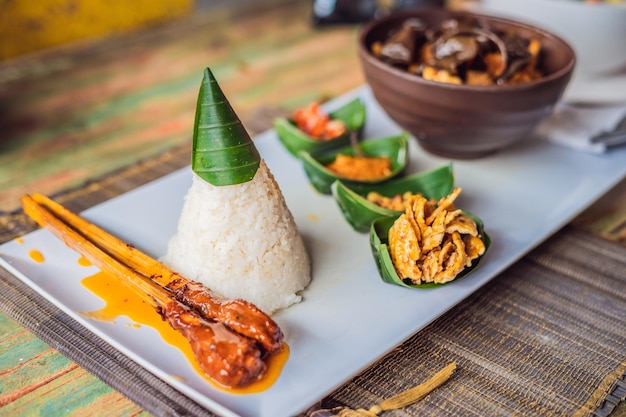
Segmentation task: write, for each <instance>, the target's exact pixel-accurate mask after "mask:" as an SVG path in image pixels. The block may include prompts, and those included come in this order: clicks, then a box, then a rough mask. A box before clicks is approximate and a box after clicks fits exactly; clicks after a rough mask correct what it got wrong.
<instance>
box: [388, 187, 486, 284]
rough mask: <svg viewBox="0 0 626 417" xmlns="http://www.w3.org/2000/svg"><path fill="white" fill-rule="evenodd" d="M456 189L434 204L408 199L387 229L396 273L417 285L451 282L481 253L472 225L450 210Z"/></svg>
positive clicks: (419, 197) (482, 246) (482, 248)
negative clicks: (407, 202)
mask: <svg viewBox="0 0 626 417" xmlns="http://www.w3.org/2000/svg"><path fill="white" fill-rule="evenodd" d="M460 193H461V188H456V189H455V190H454V191H453V192H452V193H450V195H448V196H447V197H444V198H442V199H440V200H439V201H438V202H434V201H432V200H430V201H429V200H427V199H426V198H425V197H424V196H422V195H419V194H417V195H414V196H412V197H411V198H410V200H409V204H407V208H406V210H405V212H404V213H403V214H402V215H401V216H400V217H399V218H398V219H397V220H396V221H395V222H394V224H393V226H392V227H391V228H390V229H389V235H388V238H389V252H390V255H391V259H392V261H393V264H394V267H395V268H396V272H397V273H398V275H399V276H400V278H402V279H403V280H405V281H410V282H411V283H412V284H416V285H419V284H421V283H427V282H434V283H437V284H443V283H446V282H449V281H452V280H453V279H454V278H456V277H457V276H458V274H459V273H460V272H461V271H463V270H464V269H465V268H466V267H469V266H471V265H472V261H473V260H474V259H476V258H478V257H479V256H481V255H482V254H483V253H485V243H484V241H483V240H482V237H481V236H480V235H479V233H478V228H477V226H476V222H474V220H472V219H471V218H470V217H468V216H466V215H465V214H464V213H463V211H462V210H459V209H456V208H455V207H454V200H455V199H456V198H457V197H458V196H459V194H460Z"/></svg>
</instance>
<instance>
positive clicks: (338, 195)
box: [330, 164, 454, 233]
mask: <svg viewBox="0 0 626 417" xmlns="http://www.w3.org/2000/svg"><path fill="white" fill-rule="evenodd" d="M330 188H331V193H332V195H333V197H334V198H335V201H336V202H337V205H338V206H339V208H340V210H341V213H342V214H343V217H344V218H345V219H346V221H347V222H348V223H349V224H350V226H352V228H353V229H354V230H355V231H357V232H361V233H366V232H368V231H369V230H370V225H371V224H372V222H373V221H374V220H376V219H378V218H380V217H393V218H396V217H397V216H399V215H400V214H402V212H401V211H396V210H390V209H386V208H383V207H380V206H378V205H376V204H374V203H371V202H369V201H368V200H367V198H366V197H367V194H368V193H369V192H371V191H375V192H377V193H379V194H382V195H384V196H386V197H393V196H395V195H398V194H403V193H405V192H407V191H409V192H411V193H412V194H422V195H423V196H424V197H426V198H428V199H430V198H434V199H437V200H439V199H440V198H443V197H445V196H447V195H449V194H450V193H451V192H452V190H453V188H454V173H453V170H452V164H447V165H443V166H441V167H438V168H435V169H431V170H429V171H424V172H418V173H415V174H413V175H409V176H407V177H403V178H399V179H396V180H390V181H388V182H385V183H383V184H352V185H350V186H348V185H346V184H345V183H344V182H342V181H339V180H338V181H335V182H334V183H333V184H332V185H331V187H330Z"/></svg>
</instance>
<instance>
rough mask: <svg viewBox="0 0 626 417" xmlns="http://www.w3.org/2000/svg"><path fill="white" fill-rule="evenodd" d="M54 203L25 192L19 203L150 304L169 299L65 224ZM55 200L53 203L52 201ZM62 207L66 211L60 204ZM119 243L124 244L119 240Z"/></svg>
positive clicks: (142, 276)
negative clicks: (53, 209)
mask: <svg viewBox="0 0 626 417" xmlns="http://www.w3.org/2000/svg"><path fill="white" fill-rule="evenodd" d="M37 200H39V201H43V200H47V201H46V203H47V204H46V205H45V206H44V205H42V204H40V203H39V201H37ZM50 203H54V202H53V201H52V200H48V199H47V198H45V197H43V196H41V195H38V194H36V195H34V196H33V197H31V196H29V195H25V196H23V197H22V206H23V208H24V212H25V213H26V214H28V215H29V216H30V217H31V218H32V219H33V220H35V221H36V222H37V223H38V224H39V225H40V226H41V227H44V228H46V229H48V230H49V231H50V232H52V233H53V234H54V235H55V236H57V237H58V238H59V239H61V240H62V241H63V242H64V243H65V244H66V245H67V246H69V247H70V248H72V249H74V250H76V251H77V252H79V253H80V254H81V255H83V256H84V257H85V258H86V259H87V260H89V262H91V263H92V264H94V265H96V266H97V267H99V268H100V269H102V270H103V271H105V272H108V273H110V274H114V275H117V276H120V277H123V278H124V282H126V283H127V284H130V285H129V286H130V288H131V289H133V290H134V291H135V292H136V293H137V294H138V295H139V296H140V297H141V298H142V299H143V300H145V301H147V302H149V303H150V305H152V306H155V307H157V306H158V305H159V303H160V304H161V305H165V304H167V303H169V302H171V301H172V299H171V298H170V295H169V293H168V292H167V291H166V290H165V289H163V288H161V287H160V286H159V285H157V284H156V283H154V282H152V281H151V280H149V279H146V277H145V276H144V275H142V274H140V273H138V272H137V271H135V270H133V269H131V268H129V267H128V266H127V265H124V264H123V263H122V262H120V261H118V260H117V259H115V258H113V257H112V256H109V254H108V253H107V252H105V251H104V250H102V249H101V248H99V247H98V246H96V245H95V244H94V243H92V242H91V241H90V240H89V239H87V238H85V237H84V236H83V235H82V234H80V233H79V232H78V231H76V230H75V229H73V228H72V227H70V226H68V225H67V224H66V223H65V222H64V221H63V217H57V216H56V215H55V213H54V212H52V211H51V210H50V209H49V208H48V207H50V206H51V205H52V204H50ZM54 204H57V203H54ZM63 211H65V212H69V211H68V210H66V209H64V208H63ZM122 246H124V247H125V246H126V245H125V244H123V245H122Z"/></svg>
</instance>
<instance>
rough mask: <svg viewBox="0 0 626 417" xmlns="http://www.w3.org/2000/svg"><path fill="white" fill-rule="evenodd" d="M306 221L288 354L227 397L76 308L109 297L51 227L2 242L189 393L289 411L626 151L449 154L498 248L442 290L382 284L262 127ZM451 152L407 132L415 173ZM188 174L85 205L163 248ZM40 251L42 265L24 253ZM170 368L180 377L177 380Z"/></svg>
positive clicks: (540, 147)
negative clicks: (93, 287)
mask: <svg viewBox="0 0 626 417" xmlns="http://www.w3.org/2000/svg"><path fill="white" fill-rule="evenodd" d="M356 95H358V96H360V97H362V98H363V100H364V101H365V103H366V105H367V111H368V120H367V125H366V137H367V138H376V137H383V136H388V135H392V134H397V133H399V132H400V129H399V128H398V126H397V125H395V124H394V123H393V122H391V121H390V119H389V118H388V117H387V116H386V115H385V114H384V113H383V112H382V111H381V109H380V108H379V106H378V104H377V103H376V101H375V100H374V98H373V96H372V95H371V92H370V90H369V89H368V88H367V87H363V88H360V89H358V90H356V91H354V92H352V93H350V94H347V95H345V96H342V97H341V98H339V99H337V100H335V101H334V102H332V103H330V105H329V107H330V108H332V107H336V106H339V105H341V104H342V103H344V102H346V101H347V100H350V99H351V98H353V97H354V96H356ZM255 142H256V144H257V147H258V149H259V151H260V152H261V154H262V156H263V157H264V158H265V160H266V162H267V164H268V166H269V167H270V169H271V170H272V172H273V173H274V175H275V177H276V179H277V181H278V183H279V185H280V187H281V189H282V191H283V194H284V196H285V199H286V201H287V204H288V206H289V208H290V209H291V211H292V213H293V214H294V217H295V219H296V222H297V224H298V227H299V228H300V230H301V233H302V235H303V238H304V240H305V243H306V245H307V248H308V250H309V252H310V254H311V257H312V262H313V271H314V274H313V281H312V283H311V285H310V286H309V287H308V288H307V289H306V290H305V291H304V292H303V294H302V295H303V297H304V301H303V302H302V303H300V304H298V305H295V306H292V307H290V308H288V309H287V310H285V311H282V312H280V313H278V314H277V315H276V316H275V319H276V321H277V322H278V323H279V324H280V325H281V327H282V329H283V330H284V332H285V334H286V341H287V343H288V344H289V346H290V348H291V356H290V358H289V360H288V362H287V364H286V365H285V368H284V370H283V372H282V374H281V376H280V378H279V379H278V381H277V382H276V383H275V384H274V385H273V386H272V387H271V388H269V389H268V390H267V391H265V392H262V393H259V394H253V395H243V396H242V395H231V394H227V393H224V392H221V391H218V390H216V389H214V388H212V387H211V386H210V385H209V384H208V383H207V382H206V381H205V380H203V378H201V377H200V376H198V375H197V374H196V372H195V371H194V370H193V369H192V368H191V367H190V366H189V364H188V363H187V361H186V360H185V359H184V357H183V356H182V354H180V352H179V351H178V350H177V349H176V348H173V347H172V346H170V345H167V344H166V343H165V342H163V341H162V340H161V339H160V337H159V336H158V335H157V334H156V332H154V331H153V330H152V329H150V328H145V327H142V328H139V329H137V328H132V327H131V326H127V325H125V324H126V323H125V322H124V320H118V321H117V323H116V324H110V323H103V322H99V321H94V320H88V319H85V318H84V317H82V316H81V315H79V314H77V312H78V311H88V310H96V309H98V308H101V307H102V305H103V302H102V300H100V299H99V298H98V297H97V296H95V295H93V294H92V293H91V292H89V291H88V290H87V289H85V288H84V287H83V286H82V285H81V283H80V280H81V279H82V278H84V277H86V276H89V275H91V274H93V272H94V270H90V269H88V268H84V267H80V266H79V265H78V264H77V262H76V259H77V257H78V256H77V254H76V253H74V252H73V251H71V250H69V249H68V248H66V246H65V245H64V244H63V243H62V242H61V241H59V240H57V239H56V238H54V237H53V236H52V235H51V234H50V233H48V232H47V231H45V230H37V231H35V232H33V233H30V234H28V235H26V236H24V238H23V242H21V243H18V242H17V241H11V242H7V243H5V244H3V245H2V246H0V256H1V264H2V265H3V266H4V267H5V268H7V269H8V270H10V271H11V272H12V273H14V274H15V275H16V276H18V277H19V278H20V279H22V280H23V281H24V282H25V283H27V284H28V285H30V286H31V287H32V288H34V289H35V290H36V291H38V292H39V293H40V294H42V295H43V296H44V297H46V298H47V299H49V300H50V301H52V302H53V303H54V304H55V305H57V306H58V307H60V308H61V309H62V310H63V311H65V312H66V313H67V314H69V315H70V316H72V317H73V318H74V319H76V320H77V321H79V322H80V323H81V324H82V325H84V326H86V327H87V328H88V329H90V330H91V331H93V332H94V333H96V334H97V335H99V336H100V337H102V338H103V339H104V340H106V341H107V342H108V343H110V344H111V345H113V346H115V347H116V348H117V349H119V350H120V351H121V352H123V353H124V354H126V355H127V356H129V357H130V358H132V359H133V360H135V361H137V362H138V363H140V364H141V365H142V366H144V367H145V368H147V369H148V370H150V371H151V372H153V373H154V374H156V375H157V376H159V377H161V378H163V379H164V380H166V381H168V383H170V384H171V385H172V386H174V387H175V388H177V389H179V390H180V391H181V392H183V393H185V394H187V395H188V396H189V397H192V398H194V399H195V400H196V401H198V402H199V403H201V404H203V405H204V406H206V407H207V408H209V409H211V410H213V411H215V412H217V413H219V414H221V415H224V416H245V417H283V416H292V415H294V414H297V413H298V412H301V411H303V410H305V409H306V408H307V407H308V406H310V405H311V404H313V403H315V402H316V401H317V400H319V399H321V398H322V397H324V396H325V395H327V394H328V393H330V392H332V390H333V389H335V388H337V387H338V386H340V385H341V384H342V383H344V382H345V381H347V380H348V379H349V378H350V377H352V376H354V375H355V374H357V373H358V372H359V371H361V370H363V369H365V368H366V367H367V366H369V365H370V364H372V363H373V362H374V361H375V360H376V359H378V358H380V357H381V356H382V355H384V354H385V353H387V352H388V351H390V350H391V349H393V348H394V347H395V346H397V345H398V344H400V343H401V342H402V341H404V340H405V339H407V338H408V337H410V336H411V335H413V334H414V333H415V332H417V331H419V330H420V329H422V328H423V327H424V326H426V325H427V324H428V323H429V322H431V321H433V320H434V319H435V318H437V317H438V316H440V315H441V314H443V313H445V312H446V311H447V310H448V309H450V308H451V307H452V306H454V305H455V304H457V303H458V302H459V301H461V300H463V299H464V298H466V297H468V296H470V295H471V294H472V292H474V291H475V290H476V289H478V288H480V287H481V286H483V285H485V284H486V283H488V282H489V281H490V280H491V279H492V278H494V277H495V276H496V275H497V274H498V273H500V272H502V271H503V270H504V269H505V268H507V267H508V266H510V265H511V264H512V263H514V262H515V261H516V260H518V259H519V258H520V257H522V256H523V255H524V254H526V253H527V252H528V251H529V250H531V249H532V248H533V247H535V246H537V245H538V244H539V243H541V242H542V241H543V240H545V239H546V238H547V237H548V236H550V235H551V234H552V233H554V232H555V231H557V230H558V229H559V228H561V227H562V226H563V225H565V224H566V223H567V222H569V221H570V220H571V219H572V218H573V217H574V216H575V215H576V214H578V213H579V212H581V211H582V210H584V209H585V208H586V207H587V206H589V205H590V204H591V203H592V202H594V201H595V200H596V199H598V198H599V197H600V196H601V195H602V194H604V193H605V192H606V191H608V190H609V189H610V188H611V187H612V186H613V185H615V184H616V183H618V182H619V181H620V180H621V179H622V178H624V176H625V175H626V148H623V149H620V150H616V151H614V152H612V153H609V154H607V155H602V156H598V155H591V154H586V153H581V152H576V151H572V150H569V149H564V148H559V147H556V146H554V145H551V144H549V143H547V142H544V141H541V140H538V139H532V138H531V139H530V140H528V141H525V142H524V143H523V144H520V145H518V146H516V147H513V148H511V149H509V150H507V151H503V152H500V153H497V154H494V155H492V156H489V157H486V158H482V159H478V160H472V161H453V166H454V171H455V177H456V184H457V185H458V186H461V187H462V188H463V192H462V194H461V197H460V198H459V200H457V203H458V204H457V205H458V207H461V208H463V209H466V210H469V211H471V212H473V213H475V214H476V215H477V216H479V217H480V218H482V219H483V221H484V224H485V228H486V230H487V232H488V233H489V234H490V236H491V238H492V240H493V245H492V246H491V248H490V250H489V252H488V253H487V255H486V257H485V260H484V262H483V263H482V264H481V266H480V267H479V268H478V270H477V271H476V272H474V273H473V274H472V275H470V276H469V277H467V278H465V279H463V280H460V281H458V282H455V283H452V284H450V285H447V286H444V287H442V288H439V289H436V290H428V291H422V290H412V289H406V288H400V287H396V286H393V285H390V284H385V283H383V282H382V281H381V280H380V279H379V276H378V272H377V270H376V266H375V264H374V261H373V258H372V255H371V251H370V247H369V241H368V236H367V235H366V234H359V233H356V232H354V231H353V230H352V229H351V228H350V226H349V225H348V224H347V223H346V222H345V221H344V219H343V217H342V215H341V213H340V211H339V208H338V207H337V205H336V204H335V202H334V200H333V198H332V197H331V196H327V195H320V194H318V193H316V192H315V191H314V190H313V188H312V187H311V186H310V185H309V183H308V181H307V178H306V176H305V174H304V171H303V169H302V167H301V166H300V164H299V162H298V161H297V160H296V159H295V158H293V157H292V156H291V155H289V154H288V153H287V152H286V151H285V150H284V149H283V148H282V146H281V145H280V143H279V142H278V140H277V138H276V135H275V133H274V132H273V131H267V132H264V133H263V134H261V135H259V136H258V137H256V138H255ZM448 162H450V161H449V160H447V159H443V158H439V157H435V156H432V155H430V154H427V153H425V152H424V151H422V150H421V149H420V148H419V146H417V145H416V143H415V142H414V141H412V142H411V163H410V166H409V173H412V172H417V171H422V170H426V169H431V168H434V167H437V166H440V165H443V164H447V163H448ZM190 181H191V175H190V169H189V168H185V169H182V170H180V171H177V172H174V173H172V174H171V175H167V176H165V177H163V178H161V179H159V180H157V181H154V182H152V183H150V184H147V185H145V186H142V187H140V188H137V189H135V190H133V191H131V192H129V193H126V194H124V195H121V196H119V197H117V198H114V199H112V200H110V201H107V202H105V203H103V204H100V205H98V206H96V207H93V208H91V209H89V210H87V211H85V212H84V213H83V215H84V216H85V217H86V218H88V219H90V220H91V221H93V222H95V223H97V224H99V225H100V226H101V227H103V228H105V229H107V230H109V231H110V232H112V233H114V234H116V235H118V236H119V237H120V238H122V239H123V240H125V241H127V242H130V243H133V244H134V245H135V246H136V247H138V248H140V249H141V250H144V251H146V252H147V253H149V254H150V255H152V256H153V257H160V256H161V255H163V254H164V252H165V250H166V245H167V242H168V240H169V238H170V237H171V236H172V235H173V234H174V232H175V230H176V226H177V221H178V216H179V213H180V210H181V208H182V204H183V196H184V194H185V193H186V191H187V189H188V187H189V185H190ZM31 249H37V250H39V251H41V252H42V253H43V255H44V256H45V262H43V263H36V262H34V261H33V260H32V259H31V258H30V257H29V255H28V253H29V251H30V250H31ZM174 375H176V376H179V377H182V379H181V378H178V377H174Z"/></svg>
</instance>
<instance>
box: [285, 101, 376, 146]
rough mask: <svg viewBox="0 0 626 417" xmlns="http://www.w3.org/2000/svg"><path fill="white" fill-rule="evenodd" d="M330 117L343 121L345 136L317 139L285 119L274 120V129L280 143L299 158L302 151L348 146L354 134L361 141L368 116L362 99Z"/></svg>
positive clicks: (351, 102)
mask: <svg viewBox="0 0 626 417" xmlns="http://www.w3.org/2000/svg"><path fill="white" fill-rule="evenodd" d="M328 115H329V116H330V118H331V120H342V121H343V122H344V123H345V125H346V132H345V133H344V134H343V135H340V136H337V137H336V138H333V139H329V140H320V139H316V138H314V137H313V136H310V135H308V134H307V133H305V132H304V131H302V130H301V129H300V128H298V126H297V125H296V123H295V122H294V120H293V119H291V118H285V117H278V118H276V119H274V123H273V124H274V129H275V130H276V134H277V135H278V139H279V140H280V142H281V143H282V144H283V146H284V147H285V148H286V149H287V151H289V153H291V154H292V155H293V156H295V157H299V155H300V151H306V152H309V153H319V152H324V151H329V150H332V149H337V148H341V147H344V146H348V145H349V144H350V143H351V140H353V138H351V135H352V134H353V132H354V134H356V138H357V140H360V139H361V137H362V134H363V127H364V126H365V115H366V112H365V104H364V103H363V101H362V100H361V99H359V98H356V99H354V100H352V101H349V102H348V103H346V104H345V105H343V106H342V107H340V108H338V109H337V110H333V111H331V112H329V113H328Z"/></svg>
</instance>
